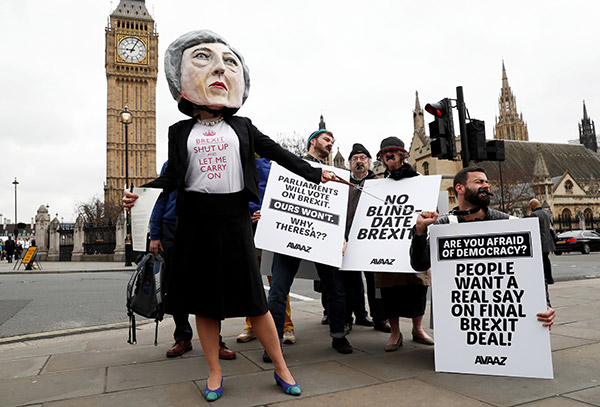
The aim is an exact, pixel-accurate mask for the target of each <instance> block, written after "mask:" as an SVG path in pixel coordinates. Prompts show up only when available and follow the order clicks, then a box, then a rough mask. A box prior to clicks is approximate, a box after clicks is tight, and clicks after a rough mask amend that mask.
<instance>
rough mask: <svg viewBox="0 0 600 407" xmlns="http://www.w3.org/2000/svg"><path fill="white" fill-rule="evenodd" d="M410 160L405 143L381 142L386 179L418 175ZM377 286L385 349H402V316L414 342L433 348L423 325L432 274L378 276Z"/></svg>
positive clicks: (380, 158)
mask: <svg viewBox="0 0 600 407" xmlns="http://www.w3.org/2000/svg"><path fill="white" fill-rule="evenodd" d="M407 158H408V152H407V151H406V149H405V148H404V142H403V141H402V140H400V139H399V138H398V137H388V138H385V139H383V140H382V141H381V148H380V150H379V152H378V153H377V159H378V160H379V161H381V162H382V163H383V165H384V166H385V173H384V176H385V177H386V178H391V179H394V180H401V179H404V178H411V177H416V176H418V175H419V173H417V171H415V169H414V168H413V167H411V166H410V164H408V163H407V162H406V159H407ZM375 285H376V286H377V287H378V288H380V289H381V299H382V301H383V309H384V315H385V317H386V318H388V320H389V322H390V326H391V328H392V332H391V334H390V338H389V340H388V342H387V344H386V345H385V347H384V350H385V351H386V352H393V351H396V350H398V348H399V347H400V346H402V333H401V332H400V317H403V318H410V319H412V338H413V340H414V341H416V342H419V343H422V344H426V345H433V339H432V338H431V337H430V336H429V335H427V333H426V332H425V331H424V330H423V328H422V326H421V322H422V320H423V315H424V314H425V305H426V303H427V288H428V286H429V285H431V277H430V276H429V274H428V273H375Z"/></svg>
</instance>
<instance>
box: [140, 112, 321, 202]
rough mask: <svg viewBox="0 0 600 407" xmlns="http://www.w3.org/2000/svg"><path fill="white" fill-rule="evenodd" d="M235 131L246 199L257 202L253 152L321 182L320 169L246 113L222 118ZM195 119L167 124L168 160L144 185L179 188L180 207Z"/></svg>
mask: <svg viewBox="0 0 600 407" xmlns="http://www.w3.org/2000/svg"><path fill="white" fill-rule="evenodd" d="M225 122H226V123H227V124H229V125H230V126H231V128H232V129H233V131H234V132H235V133H236V134H237V136H238V139H239V142H240V158H241V162H242V171H243V174H244V192H246V194H247V195H248V201H249V202H255V203H258V202H259V194H258V172H257V170H256V163H255V161H254V158H255V153H257V154H258V155H260V156H261V157H264V158H268V159H270V160H273V161H275V162H277V163H278V164H280V165H281V166H283V167H285V168H287V169H288V170H290V171H292V172H293V173H295V174H298V175H300V176H302V177H304V178H306V179H307V180H308V181H312V182H314V183H317V184H318V183H319V182H321V169H320V168H315V167H313V166H311V165H310V164H308V163H307V162H306V161H304V160H302V159H301V158H299V157H297V156H295V155H294V154H292V153H290V152H289V151H287V150H286V149H284V148H283V147H281V146H280V145H279V144H277V143H276V142H275V141H273V140H271V139H270V138H269V137H267V136H265V135H264V134H262V133H261V132H260V131H259V130H258V129H257V128H256V127H254V125H253V124H252V122H251V121H250V119H247V118H245V117H238V116H231V117H228V118H226V119H225ZM195 123H196V119H195V118H194V119H188V120H183V121H180V122H178V123H175V124H174V125H172V126H171V127H169V160H168V165H167V168H166V169H165V173H164V174H163V175H161V176H160V177H158V178H156V179H155V180H154V181H151V182H149V183H147V184H145V185H144V187H149V188H162V189H163V190H164V191H165V192H170V191H172V190H174V189H176V188H177V189H178V190H179V192H180V193H179V194H178V195H177V206H176V209H175V213H178V210H177V208H179V207H181V204H180V201H181V199H183V198H182V196H183V195H184V194H182V193H181V192H183V189H184V187H185V185H184V184H185V174H186V172H187V167H188V151H187V139H188V136H189V134H190V132H191V131H192V127H193V126H194V124H195Z"/></svg>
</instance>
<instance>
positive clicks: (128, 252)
mask: <svg viewBox="0 0 600 407" xmlns="http://www.w3.org/2000/svg"><path fill="white" fill-rule="evenodd" d="M120 116H121V123H123V124H124V125H125V188H126V189H131V187H132V186H131V185H129V140H128V130H129V125H130V124H131V122H132V121H133V114H132V113H131V111H130V110H129V109H128V108H127V105H125V107H124V108H123V110H121V113H120ZM125 227H126V228H127V235H126V236H125V266H131V257H132V254H133V247H132V245H131V214H130V212H129V211H127V214H126V226H125Z"/></svg>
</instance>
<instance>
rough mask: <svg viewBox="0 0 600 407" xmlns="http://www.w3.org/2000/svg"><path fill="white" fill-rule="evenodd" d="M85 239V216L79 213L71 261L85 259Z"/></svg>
mask: <svg viewBox="0 0 600 407" xmlns="http://www.w3.org/2000/svg"><path fill="white" fill-rule="evenodd" d="M84 241H85V232H84V231H83V216H82V215H79V216H78V217H77V220H76V221H75V226H74V228H73V253H72V254H71V261H83V254H84V251H83V242H84Z"/></svg>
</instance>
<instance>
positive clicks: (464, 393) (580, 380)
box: [0, 279, 600, 407]
mask: <svg viewBox="0 0 600 407" xmlns="http://www.w3.org/2000/svg"><path fill="white" fill-rule="evenodd" d="M550 292H551V297H552V301H553V305H554V306H555V308H556V309H557V312H558V319H557V322H556V324H555V326H554V329H553V331H552V335H551V337H552V349H553V353H552V354H553V363H554V374H555V379H554V380H542V379H520V378H508V377H496V376H476V375H463V374H446V373H436V372H435V370H434V362H433V347H428V346H425V345H419V344H416V343H414V342H412V341H411V340H410V325H409V322H408V321H407V320H403V321H402V323H401V328H402V331H403V333H404V337H405V341H404V346H402V347H401V348H400V350H399V351H397V352H392V353H386V352H384V351H383V346H384V344H385V342H386V340H387V335H386V334H384V333H380V332H376V331H374V330H373V329H370V328H365V327H356V326H355V328H354V330H353V331H352V333H351V334H350V335H349V339H350V341H351V343H352V345H353V346H354V348H355V351H354V353H353V354H351V355H341V354H339V353H337V352H335V351H334V350H333V349H332V348H331V345H330V341H329V338H328V328H327V327H326V326H323V325H321V324H320V316H321V305H320V303H319V301H306V302H295V303H294V306H293V319H294V323H295V325H296V334H297V337H298V342H297V343H296V344H295V345H286V346H285V347H284V353H285V356H286V360H287V362H288V364H289V365H290V368H291V370H292V373H293V374H294V376H295V378H296V379H297V380H298V382H299V383H300V384H301V385H302V388H303V393H302V396H301V397H299V398H293V397H290V396H287V395H285V394H284V393H282V392H281V390H280V389H279V388H278V387H277V386H275V384H274V381H273V371H272V365H269V364H265V363H263V362H262V359H261V355H262V348H261V347H260V344H259V343H258V341H256V340H255V341H252V342H249V343H246V344H238V343H236V342H235V337H236V335H237V334H238V333H239V332H240V331H241V330H242V329H243V323H244V322H243V319H241V318H237V319H231V320H227V321H225V323H224V324H223V335H224V337H225V341H226V342H227V344H228V345H229V346H230V347H231V348H232V349H234V350H236V351H237V352H238V358H237V359H236V360H234V361H222V363H221V364H222V367H223V373H224V377H225V379H224V389H225V391H224V395H223V398H222V399H220V400H218V401H216V402H214V403H211V404H212V405H214V406H236V407H240V406H284V407H287V406H290V407H291V406H307V407H308V406H310V407H319V406H323V407H332V406H348V407H352V406H361V407H362V406H400V407H402V406H411V407H415V406H428V407H431V406H444V407H448V406H449V407H452V406H457V407H471V406H517V405H518V406H528V407H534V406H535V407H559V406H560V407H584V406H588V407H589V406H600V294H599V293H600V279H590V280H578V281H570V282H559V283H557V284H555V285H553V286H551V288H550ZM427 315H429V312H427V313H426V316H427ZM426 326H428V321H426ZM172 330H173V323H172V320H171V319H167V320H165V321H164V322H162V323H161V325H160V334H159V346H157V347H154V346H153V345H152V343H153V339H154V325H153V324H146V325H143V326H140V327H139V330H138V344H137V345H135V346H131V345H128V344H127V343H126V340H127V329H120V330H110V331H103V332H96V333H86V334H79V335H69V336H64V337H59V338H53V339H44V340H37V341H27V342H18V343H10V344H5V345H0V406H2V407H16V406H35V407H41V406H44V407H75V406H76V407H81V406H85V407H115V406H124V407H138V406H139V407H170V406H173V407H175V406H177V407H187V406H204V405H207V404H208V403H207V402H206V401H205V400H204V399H203V397H202V391H203V389H204V385H205V379H206V377H207V373H208V371H207V367H206V364H205V362H204V360H203V355H202V351H201V349H200V346H199V343H198V342H197V341H196V340H195V341H194V350H193V351H191V352H189V353H187V354H185V356H183V357H181V358H175V359H166V358H165V356H164V353H165V351H166V349H167V348H168V347H169V345H170V344H171V334H172ZM436 339H437V340H441V339H440V338H436Z"/></svg>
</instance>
